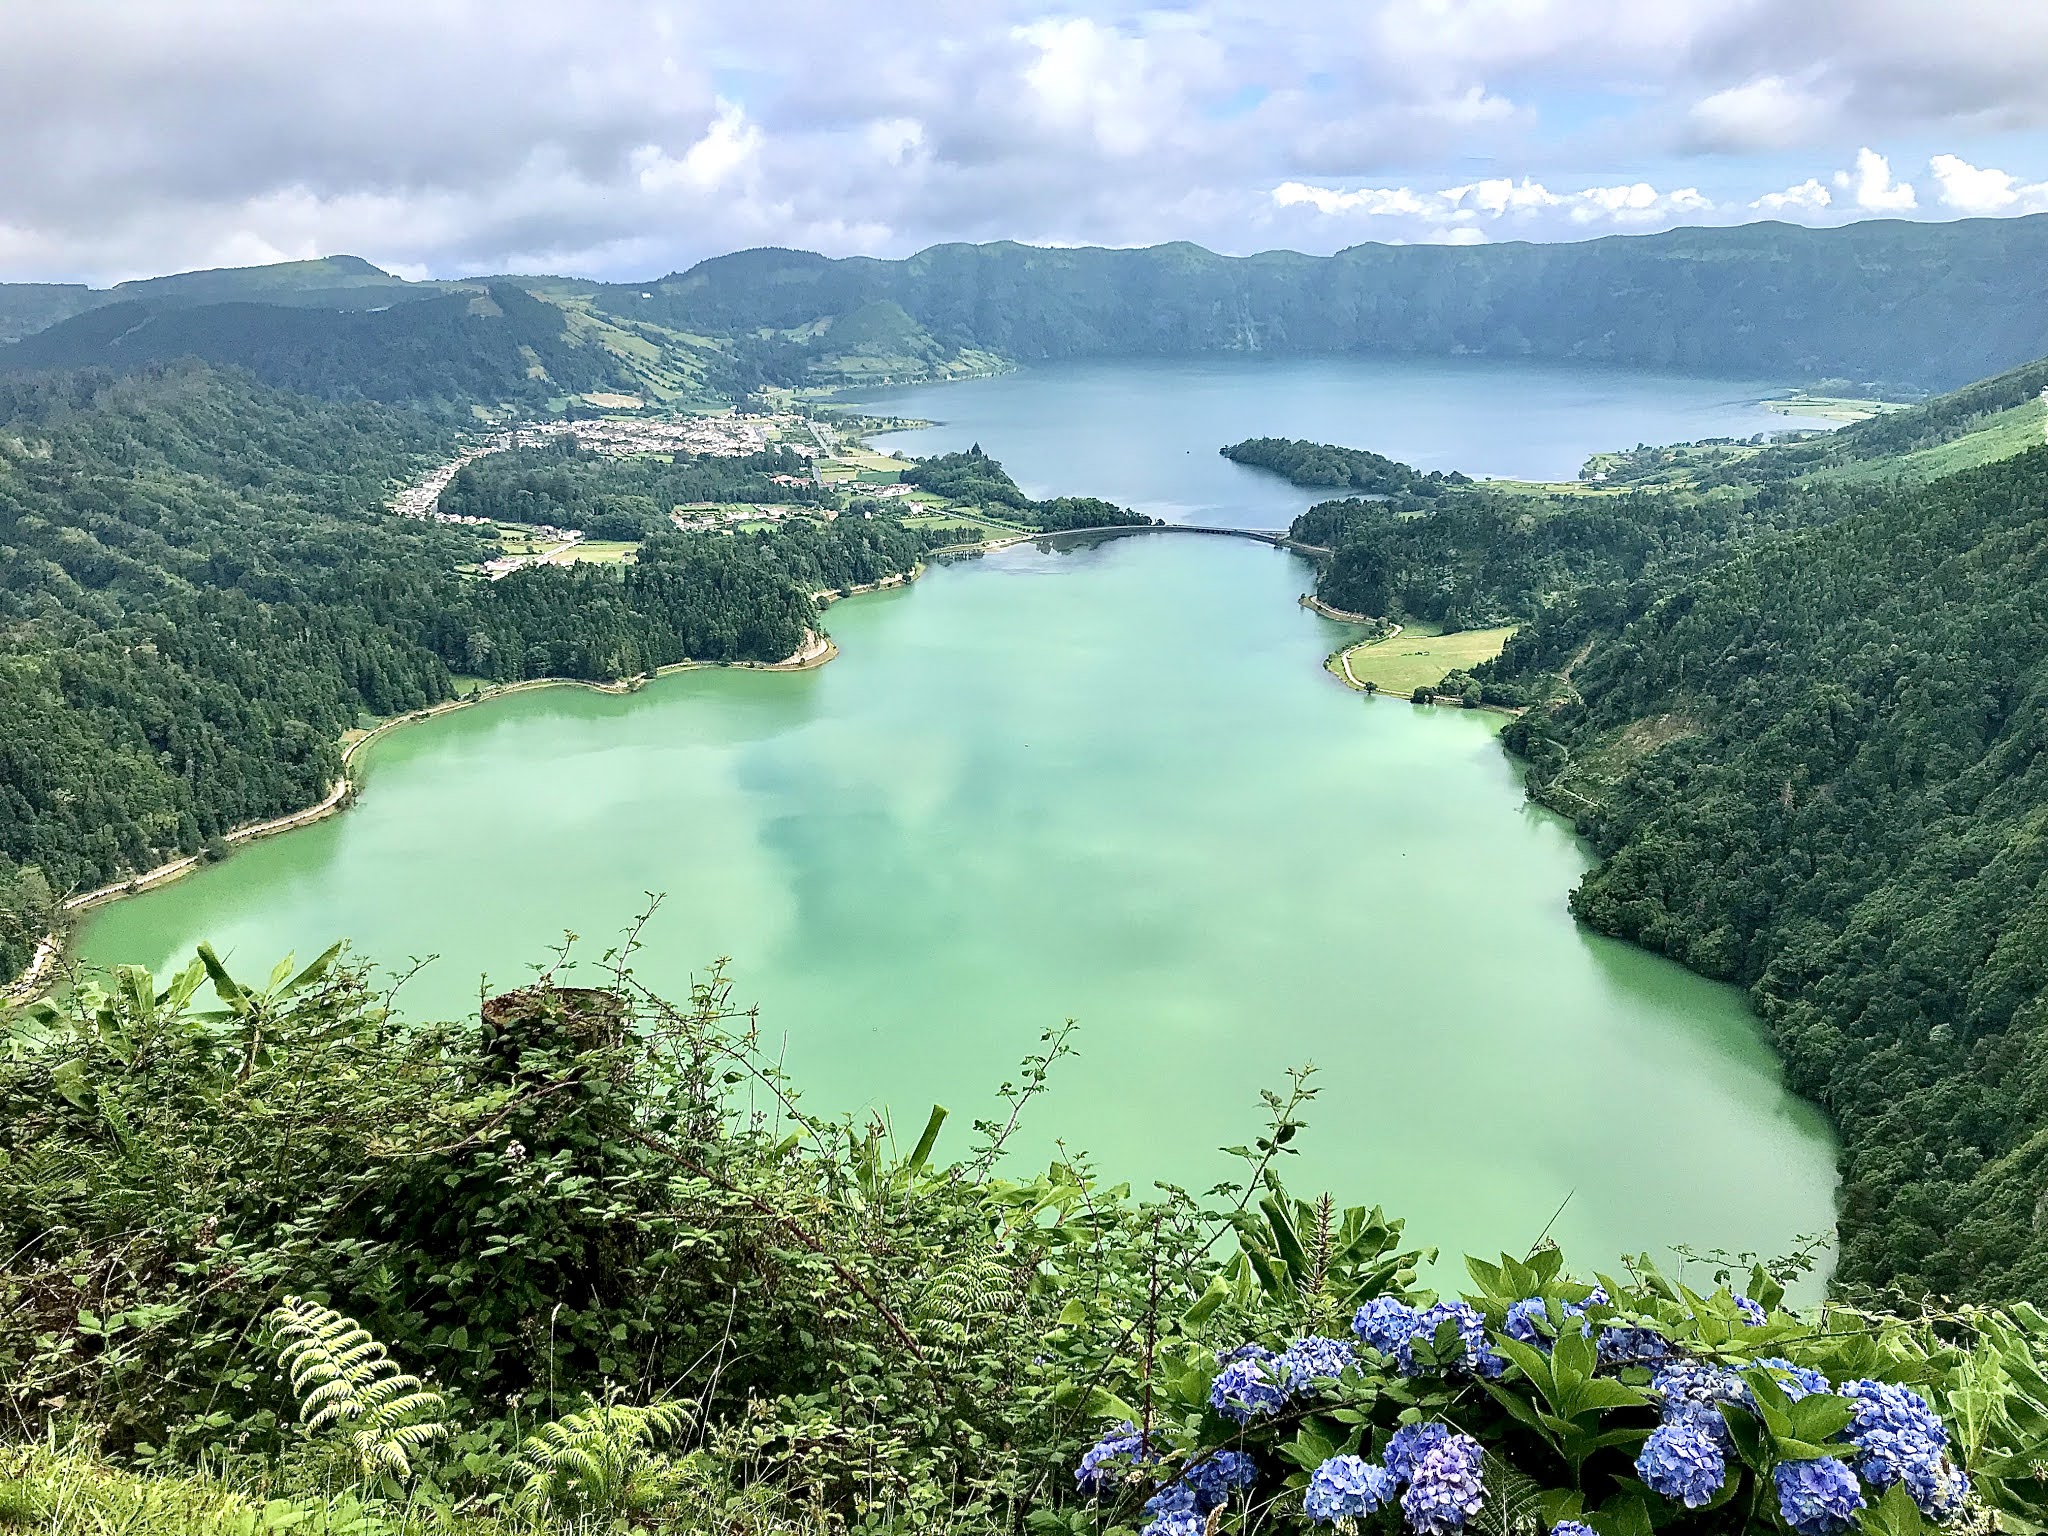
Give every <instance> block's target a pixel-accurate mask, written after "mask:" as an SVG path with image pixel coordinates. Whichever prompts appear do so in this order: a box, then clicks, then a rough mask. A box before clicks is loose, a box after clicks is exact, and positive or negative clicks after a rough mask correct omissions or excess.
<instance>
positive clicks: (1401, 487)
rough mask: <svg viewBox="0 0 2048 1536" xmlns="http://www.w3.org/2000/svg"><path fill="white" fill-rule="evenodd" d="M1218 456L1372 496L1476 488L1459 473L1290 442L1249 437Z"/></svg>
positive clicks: (1356, 450) (1309, 483) (1367, 451)
mask: <svg viewBox="0 0 2048 1536" xmlns="http://www.w3.org/2000/svg"><path fill="white" fill-rule="evenodd" d="M1217 451H1218V452H1220V453H1221V454H1222V455H1223V457H1225V458H1226V459H1229V460H1230V461H1231V462H1232V463H1234V464H1249V465H1251V466H1252V467H1253V468H1254V469H1270V470H1272V471H1273V473H1274V474H1276V475H1281V476H1284V477H1285V478H1286V479H1287V480H1288V481H1289V482H1290V483H1292V484H1294V485H1304V486H1311V487H1315V488H1323V487H1328V488H1329V489H1332V490H1339V491H1359V492H1363V493H1364V494H1365V495H1368V496H1386V497H1433V496H1436V495H1439V494H1441V493H1442V492H1443V490H1444V489H1445V488H1446V487H1448V486H1457V485H1470V484H1471V483H1472V482H1471V479H1470V478H1469V477H1468V476H1466V475H1464V474H1462V473H1460V472H1459V471H1457V470H1452V471H1451V472H1450V473H1449V474H1448V475H1447V474H1445V473H1444V472H1443V471H1442V470H1440V469H1433V470H1431V471H1430V472H1429V473H1428V474H1424V473H1423V472H1422V471H1421V470H1419V469H1417V468H1415V466H1414V465H1412V464H1403V463H1401V462H1400V461H1399V460H1398V459H1390V458H1387V457H1386V456H1385V455H1384V454H1378V453H1374V452H1372V451H1371V450H1370V449H1366V448H1339V447H1337V446H1335V445H1334V444H1331V443H1310V442H1304V441H1302V440H1301V439H1299V438H1292V437H1248V438H1246V439H1245V440H1244V441H1243V442H1241V443H1232V444H1231V445H1230V446H1229V447H1227V448H1222V449H1219V450H1217Z"/></svg>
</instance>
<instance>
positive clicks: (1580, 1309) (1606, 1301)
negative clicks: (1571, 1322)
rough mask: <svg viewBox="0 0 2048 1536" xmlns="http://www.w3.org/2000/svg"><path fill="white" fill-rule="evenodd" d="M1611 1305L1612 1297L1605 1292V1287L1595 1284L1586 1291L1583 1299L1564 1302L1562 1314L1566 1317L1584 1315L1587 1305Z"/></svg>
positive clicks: (1612, 1303) (1612, 1302)
mask: <svg viewBox="0 0 2048 1536" xmlns="http://www.w3.org/2000/svg"><path fill="white" fill-rule="evenodd" d="M1613 1305H1614V1298H1613V1297H1611V1296H1609V1295H1608V1294H1607V1287H1606V1286H1604V1285H1596V1286H1594V1287H1593V1289H1592V1290H1590V1291H1588V1292H1587V1293H1586V1299H1585V1300H1584V1301H1568V1302H1566V1303H1565V1304H1564V1315H1565V1316H1566V1317H1584V1316H1585V1315H1586V1309H1587V1308H1588V1307H1611V1306H1613Z"/></svg>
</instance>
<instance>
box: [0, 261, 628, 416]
mask: <svg viewBox="0 0 2048 1536" xmlns="http://www.w3.org/2000/svg"><path fill="white" fill-rule="evenodd" d="M203 291H204V290H202V292H203ZM190 297H191V296H190V295H188V294H184V293H180V292H178V291H175V290H174V291H173V292H172V293H170V294H169V295H166V296H160V297H157V298H152V299H124V300H122V301H121V302H118V303H114V304H108V305H104V306H101V307H99V308H96V309H91V310H88V311H86V312H85V313H84V314H81V315H78V316H75V317H74V318H72V319H69V320H66V321H63V322H61V323H60V324H57V325H53V326H51V327H50V328H49V329H47V330H44V331H41V332H38V333H37V334H35V335H33V336H30V337H28V338H26V339H25V340H22V341H19V342H16V343H15V344H14V345H13V346H11V347H4V348H0V372H16V371H38V370H46V369H62V368H78V367H87V366H93V367H114V368H132V367H138V366H150V365H154V364H160V363H166V362H171V361H174V360H177V359H180V358H187V357H191V358H198V359H201V360H203V361H206V362H210V363H215V364H221V365H227V366H233V367H237V368H244V369H247V370H248V371H249V372H250V373H252V374H254V375H255V376H256V377H257V378H258V379H260V380H262V381H263V382H264V383H266V384H269V385H271V386H273V387H275V388H278V389H288V390H293V391H296V392H298V393H301V394H307V395H317V396H321V397H323V398H327V399H338V400H375V401H380V402H384V403H387V404H403V405H420V406H436V407H440V408H443V409H448V410H452V411H456V412H458V413H461V414H466V413H467V409H468V407H469V406H470V405H472V404H489V405H499V404H520V405H524V406H526V407H527V408H529V409H531V408H534V407H539V406H545V405H546V404H547V403H548V402H549V401H550V400H552V399H558V398H560V397H565V396H569V395H574V394H577V393H580V392H584V391H590V390H605V389H610V388H615V387H616V388H628V389H630V388H631V387H633V379H632V378H631V376H630V375H628V374H627V373H626V372H625V371H624V370H623V369H622V368H621V367H620V366H619V365H618V363H617V362H616V361H615V360H614V359H613V358H612V357H611V355H610V354H609V353H607V352H606V351H604V350H603V349H602V348H600V347H597V346H593V345H585V344H584V343H582V342H581V341H579V340H578V339H576V338H575V337H574V336H573V335H571V334H570V331H569V323H568V320H567V317H566V316H565V315H564V314H563V312H562V311H561V310H560V309H558V308H556V307H555V306H554V305H552V304H548V303H546V302H544V301H542V300H540V299H536V298H534V297H533V296H532V295H531V294H529V293H527V292H526V291H525V290H524V289H521V288H517V287H514V286H512V285H510V284H503V283H500V284H494V285H492V286H491V287H490V288H488V289H487V290H485V291H484V292H482V293H478V294H469V293H452V294H447V295H444V296H438V297H432V298H414V299H412V300H410V301H409V302H403V303H396V304H392V305H390V307H388V308H383V309H367V310H363V309H341V308H333V307H325V306H321V305H316V304H311V303H305V302H297V303H280V302H261V303H259V302H254V301H248V300H237V301H234V302H227V303H206V302H197V303H195V302H190Z"/></svg>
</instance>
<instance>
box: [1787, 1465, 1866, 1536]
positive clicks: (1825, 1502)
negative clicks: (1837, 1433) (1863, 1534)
mask: <svg viewBox="0 0 2048 1536" xmlns="http://www.w3.org/2000/svg"><path fill="white" fill-rule="evenodd" d="M1771 1477H1772V1480H1773V1481H1775V1482H1776V1483H1777V1485H1778V1513H1779V1514H1781V1515H1783V1516H1784V1517H1785V1523H1786V1524H1787V1525H1789V1526H1791V1527H1792V1529H1793V1530H1794V1531H1796V1532H1798V1536H1844V1533H1846V1532H1847V1531H1849V1530H1850V1529H1852V1528H1853V1527H1854V1526H1855V1524H1856V1511H1857V1510H1859V1509H1861V1508H1863V1492H1862V1490H1861V1489H1859V1488H1858V1487H1857V1486H1856V1474H1855V1473H1854V1472H1851V1471H1850V1470H1849V1468H1848V1467H1847V1466H1846V1465H1844V1464H1843V1463H1842V1462H1839V1461H1837V1460H1836V1459H1835V1458H1834V1457H1832V1456H1822V1457H1820V1458H1818V1459H1817V1460H1814V1461H1781V1462H1779V1463H1778V1467H1777V1470H1776V1471H1775V1472H1773V1473H1772V1474H1771Z"/></svg>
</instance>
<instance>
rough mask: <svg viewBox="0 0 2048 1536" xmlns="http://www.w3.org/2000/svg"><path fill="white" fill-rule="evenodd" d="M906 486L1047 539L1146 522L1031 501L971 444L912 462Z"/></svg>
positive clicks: (1097, 502)
mask: <svg viewBox="0 0 2048 1536" xmlns="http://www.w3.org/2000/svg"><path fill="white" fill-rule="evenodd" d="M903 479H904V481H905V482H906V483H907V484H910V485H915V486H917V487H919V488H921V489H923V490H927V491H930V492H931V493H932V494H933V495H935V496H944V497H946V498H947V499H948V500H951V501H959V502H965V503H967V504H968V505H970V506H977V507H985V508H987V509H988V510H989V511H991V512H993V513H995V514H996V515H997V516H999V517H1001V516H1009V517H1014V518H1016V519H1017V520H1018V521H1019V522H1022V523H1027V524H1029V525H1030V526H1031V527H1033V528H1039V529H1043V530H1045V531H1046V532H1048V533H1053V532H1060V531H1063V530H1067V529H1074V528H1117V527H1122V526H1124V525H1125V524H1129V523H1142V522H1146V521H1149V519H1147V518H1143V517H1140V516H1138V515H1137V514H1136V513H1135V512H1131V511H1129V510H1128V509H1126V508H1124V507H1120V506H1118V505H1116V503H1114V502H1109V501H1103V500H1101V499H1100V498H1098V497H1094V496H1055V497H1052V498H1050V499H1048V500H1045V501H1034V500H1032V498H1031V497H1029V496H1026V495H1025V494H1024V492H1023V489H1022V488H1021V487H1020V486H1019V485H1018V484H1017V482H1016V481H1015V480H1012V479H1011V478H1010V473H1009V471H1008V470H1006V469H1004V468H1003V466H1002V464H1001V463H1000V462H999V461H997V460H995V459H992V458H990V457H989V456H988V455H987V454H986V453H984V452H983V451H982V447H981V444H979V443H975V444H974V445H973V446H972V447H970V448H968V449H967V450H966V451H965V452H962V453H939V454H934V455H932V456H931V457H930V458H928V459H918V460H916V461H915V462H914V463H913V464H912V465H911V466H910V468H908V469H906V470H905V471H904V472H903Z"/></svg>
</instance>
